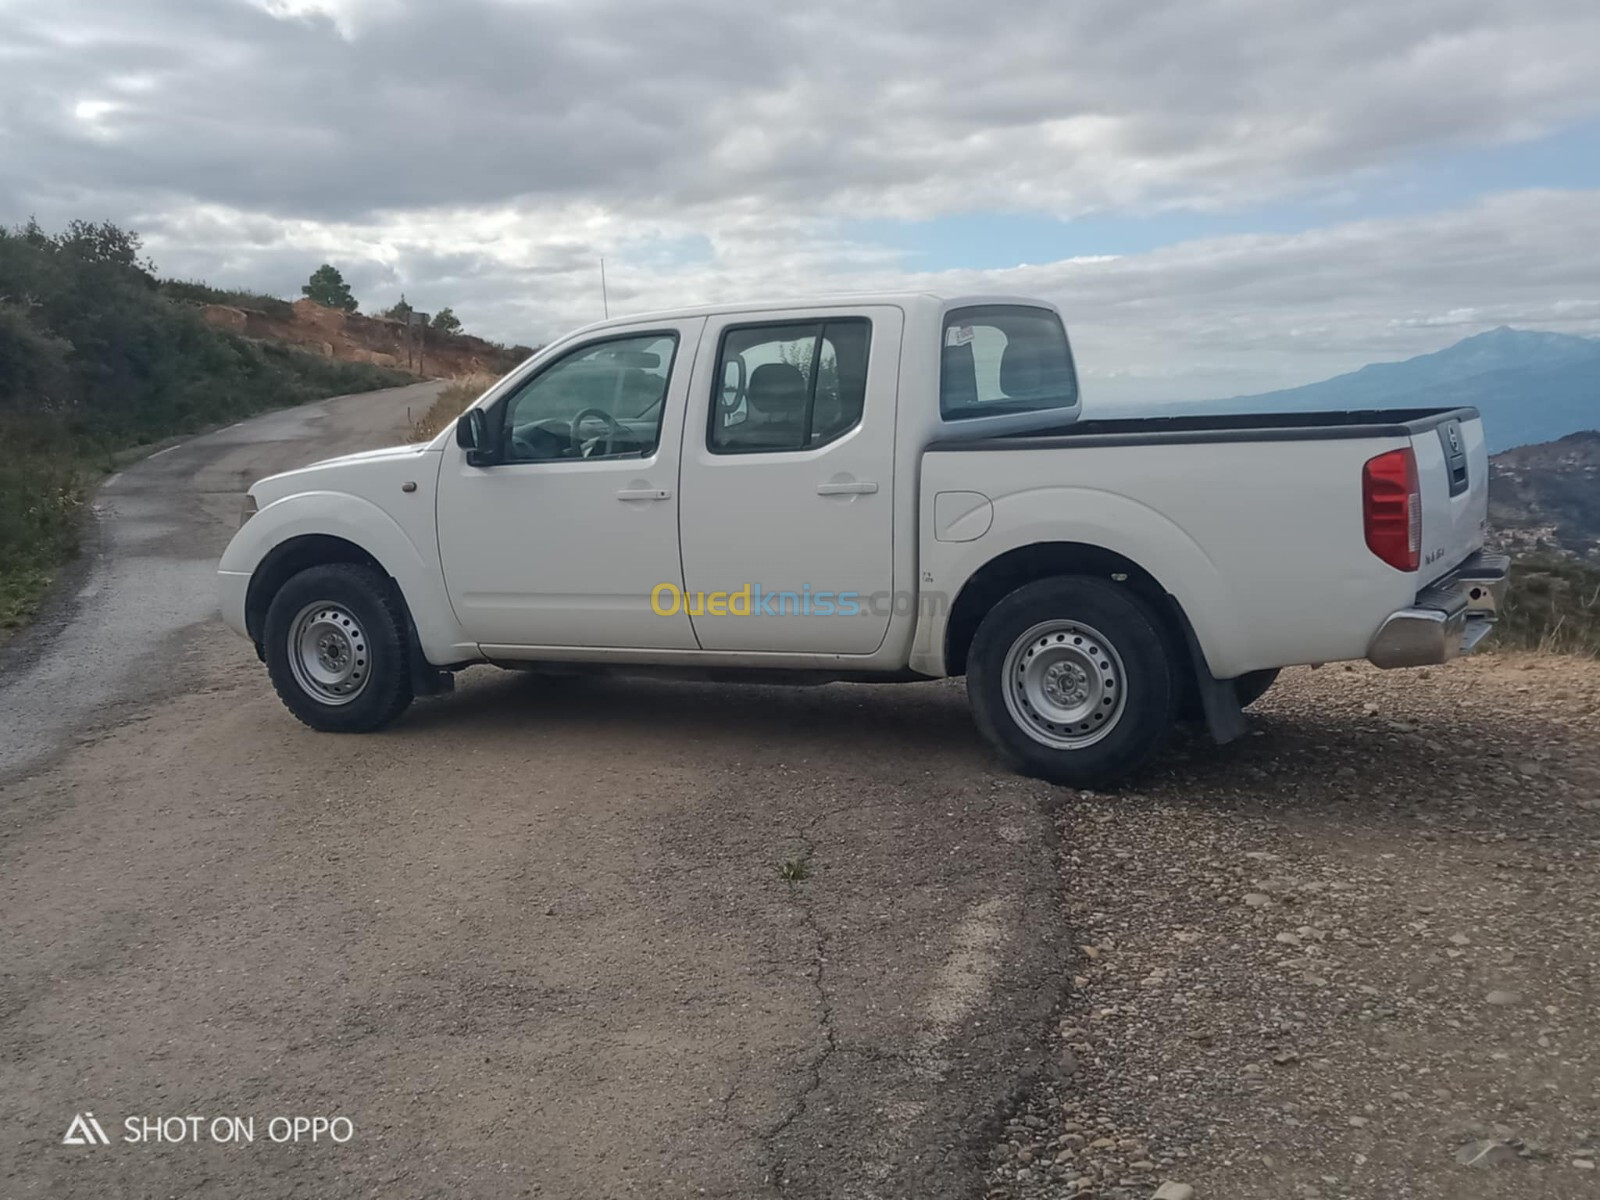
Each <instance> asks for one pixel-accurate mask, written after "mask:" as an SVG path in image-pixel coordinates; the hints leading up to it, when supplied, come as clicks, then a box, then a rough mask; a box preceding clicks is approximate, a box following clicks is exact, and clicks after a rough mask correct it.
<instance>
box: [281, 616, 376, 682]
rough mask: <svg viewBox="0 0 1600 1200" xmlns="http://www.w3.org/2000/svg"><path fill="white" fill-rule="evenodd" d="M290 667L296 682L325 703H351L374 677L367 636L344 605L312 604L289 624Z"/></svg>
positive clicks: (359, 623)
mask: <svg viewBox="0 0 1600 1200" xmlns="http://www.w3.org/2000/svg"><path fill="white" fill-rule="evenodd" d="M288 640H289V666H290V669H291V670H292V671H293V673H294V678H295V682H296V683H298V684H299V685H300V687H301V689H302V690H303V691H304V692H305V693H306V694H307V695H308V696H310V697H311V698H312V699H314V700H317V701H319V702H320V703H323V704H348V703H350V702H351V701H352V700H354V699H355V698H356V697H357V696H359V695H360V694H361V693H362V692H363V691H365V690H366V686H367V680H368V678H369V677H370V674H371V670H370V658H371V656H370V655H369V654H368V651H367V635H366V631H365V630H364V629H362V627H361V622H360V621H358V620H356V618H355V615H354V614H353V613H351V612H350V611H349V610H348V609H347V608H345V607H344V606H343V605H339V604H331V603H327V602H322V603H318V604H308V605H306V607H305V608H303V609H301V610H300V613H299V615H298V616H296V617H295V619H294V621H293V622H292V623H291V624H290V626H289V639H288Z"/></svg>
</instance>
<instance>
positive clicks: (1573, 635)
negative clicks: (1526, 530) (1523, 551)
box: [1493, 558, 1600, 658]
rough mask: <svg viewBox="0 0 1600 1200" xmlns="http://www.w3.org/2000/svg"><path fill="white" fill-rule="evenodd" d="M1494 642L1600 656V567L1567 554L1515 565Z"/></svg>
mask: <svg viewBox="0 0 1600 1200" xmlns="http://www.w3.org/2000/svg"><path fill="white" fill-rule="evenodd" d="M1493 637H1494V641H1493V644H1494V645H1496V646H1499V647H1503V648H1506V649H1513V650H1539V651H1544V652H1547V653H1551V654H1581V655H1585V656H1588V657H1591V658H1595V657H1600V568H1597V567H1593V566H1586V565H1584V564H1583V563H1579V562H1576V561H1574V560H1572V559H1566V558H1526V559H1521V560H1519V561H1517V562H1515V563H1513V564H1512V567H1511V585H1510V587H1509V589H1508V590H1507V593H1506V602H1505V604H1504V606H1503V607H1502V608H1501V611H1500V621H1499V623H1498V624H1497V625H1496V626H1495V631H1494V635H1493Z"/></svg>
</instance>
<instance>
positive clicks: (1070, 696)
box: [1003, 620, 1128, 750]
mask: <svg viewBox="0 0 1600 1200" xmlns="http://www.w3.org/2000/svg"><path fill="white" fill-rule="evenodd" d="M1003 680H1004V691H1005V699H1006V709H1007V711H1009V712H1010V714H1011V719H1012V720H1013V721H1014V722H1016V725H1017V727H1018V728H1019V729H1021V730H1022V731H1023V732H1024V733H1026V734H1027V735H1028V736H1029V737H1030V738H1032V739H1033V740H1034V741H1036V742H1038V743H1039V744H1040V745H1042V746H1048V747H1050V748H1051V749H1052V750H1082V749H1084V748H1085V747H1086V746H1092V745H1094V744H1095V743H1096V742H1098V741H1100V740H1101V739H1102V738H1104V737H1106V736H1107V735H1108V734H1109V733H1110V732H1111V731H1112V730H1113V729H1115V728H1116V727H1117V723H1118V722H1119V721H1120V720H1121V719H1122V712H1123V709H1124V707H1125V706H1126V702H1127V691H1128V684H1127V680H1128V673H1127V670H1126V668H1124V667H1123V665H1122V656H1121V655H1120V654H1118V653H1117V648H1116V647H1115V646H1114V645H1112V643H1111V640H1110V639H1109V638H1107V637H1106V636H1105V635H1104V634H1103V633H1101V632H1100V631H1099V630H1098V629H1095V628H1094V627H1093V626H1090V625H1085V624H1084V623H1083V622H1082V621H1068V620H1055V621H1041V622H1040V623H1039V624H1037V625H1035V626H1033V628H1031V629H1029V630H1028V631H1027V632H1025V633H1023V634H1022V635H1021V636H1020V637H1018V638H1017V640H1016V641H1014V642H1012V643H1011V649H1010V650H1008V651H1006V660H1005V668H1004V673H1003Z"/></svg>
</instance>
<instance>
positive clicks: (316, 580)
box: [262, 563, 412, 733]
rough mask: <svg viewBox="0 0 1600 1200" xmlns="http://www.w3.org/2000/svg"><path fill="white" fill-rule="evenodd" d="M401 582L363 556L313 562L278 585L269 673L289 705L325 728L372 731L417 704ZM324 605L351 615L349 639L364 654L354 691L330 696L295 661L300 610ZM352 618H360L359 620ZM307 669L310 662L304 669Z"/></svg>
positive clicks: (271, 613) (266, 635) (269, 623)
mask: <svg viewBox="0 0 1600 1200" xmlns="http://www.w3.org/2000/svg"><path fill="white" fill-rule="evenodd" d="M400 603H401V602H400V599H399V597H398V596H397V595H396V594H395V590H394V586H393V585H392V584H391V583H390V582H389V580H388V578H387V577H386V576H385V575H384V574H383V573H382V572H380V571H376V570H374V569H373V568H371V567H364V566H361V565H359V564H357V563H325V564H324V565H322V566H319V567H308V568H306V569H305V570H304V571H301V572H300V573H299V574H298V575H295V576H292V577H291V578H290V579H289V581H288V582H287V583H285V584H284V585H283V586H282V587H281V588H279V589H278V594H277V595H276V596H274V597H273V598H272V604H271V605H270V606H269V607H268V609H267V620H266V626H265V629H264V632H263V638H262V644H263V646H264V647H265V650H266V659H267V673H268V674H269V675H270V676H271V677H272V686H273V687H274V688H275V689H276V690H277V693H278V698H279V699H280V700H282V701H283V704H284V707H285V708H287V709H288V710H289V711H290V712H292V713H293V714H294V715H295V716H296V717H298V718H299V719H300V720H301V721H303V722H304V723H305V724H307V725H309V726H311V728H312V729H316V730H320V731H322V732H324V733H370V732H371V731H372V730H374V729H381V728H382V727H383V726H385V725H387V724H388V723H389V722H390V721H393V720H394V719H395V718H396V717H398V716H399V715H400V714H401V713H403V712H404V711H405V710H406V706H407V705H409V704H410V703H411V699H412V695H411V662H410V657H409V651H408V646H407V639H406V618H405V613H404V611H403V610H402V609H401V607H400ZM318 605H328V606H329V610H330V611H335V610H337V611H338V612H340V613H342V614H344V616H345V618H346V620H345V623H346V625H347V626H348V627H350V628H352V629H353V630H354V635H353V637H354V640H353V641H350V642H349V643H348V646H347V649H349V650H351V651H352V660H351V661H352V662H354V661H357V660H356V659H355V658H354V655H359V656H361V657H360V659H359V662H360V666H359V667H356V668H352V669H355V670H361V671H364V672H365V674H364V675H363V676H361V686H360V687H359V690H358V692H357V694H355V695H354V696H353V698H351V699H348V700H346V701H344V702H342V703H339V702H334V703H327V702H324V701H323V700H321V699H319V698H318V696H317V695H316V694H315V693H314V692H312V691H310V690H308V689H307V686H306V685H304V684H302V683H301V681H300V679H298V678H297V677H296V667H295V665H294V663H293V662H292V661H291V656H292V655H293V654H294V653H295V651H294V650H293V649H292V648H291V645H290V637H291V631H292V629H293V628H294V626H295V624H296V622H297V621H298V620H299V618H300V617H301V614H302V613H304V612H306V610H308V609H311V608H315V607H316V606H318ZM352 622H353V624H352ZM302 669H304V668H302Z"/></svg>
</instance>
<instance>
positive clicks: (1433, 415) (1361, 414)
mask: <svg viewBox="0 0 1600 1200" xmlns="http://www.w3.org/2000/svg"><path fill="white" fill-rule="evenodd" d="M1477 416H1478V410H1477V409H1475V408H1471V407H1461V408H1376V409H1360V410H1353V411H1342V412H1285V413H1200V414H1196V415H1194V416H1185V417H1112V418H1104V419H1101V420H1093V421H1082V420H1079V421H1067V422H1057V423H1054V424H1050V425H1044V426H1041V427H1040V428H1038V429H1034V430H1029V431H1027V432H1024V433H1008V434H1001V435H995V436H990V437H980V438H959V437H958V438H955V439H953V440H951V441H940V442H938V443H937V448H938V449H939V450H941V451H945V450H1044V449H1050V448H1052V447H1062V448H1066V447H1074V446H1076V447H1089V446H1137V445H1151V444H1169V445H1170V444H1181V443H1206V442H1296V441H1327V440H1346V439H1350V438H1374V437H1409V436H1412V435H1415V434H1418V433H1422V432H1425V431H1426V430H1429V429H1433V428H1435V427H1437V426H1438V425H1441V424H1443V423H1444V422H1445V421H1448V420H1457V421H1466V420H1471V419H1475V418H1476V417H1477Z"/></svg>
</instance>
